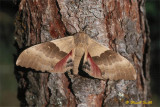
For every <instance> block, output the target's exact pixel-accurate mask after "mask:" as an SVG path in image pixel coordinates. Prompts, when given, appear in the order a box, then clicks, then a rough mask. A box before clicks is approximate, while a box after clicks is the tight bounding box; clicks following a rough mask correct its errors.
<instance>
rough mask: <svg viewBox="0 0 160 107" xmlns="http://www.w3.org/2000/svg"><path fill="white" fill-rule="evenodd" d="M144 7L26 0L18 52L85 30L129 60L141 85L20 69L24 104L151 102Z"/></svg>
mask: <svg viewBox="0 0 160 107" xmlns="http://www.w3.org/2000/svg"><path fill="white" fill-rule="evenodd" d="M144 4H145V3H144V0H21V1H20V4H19V11H18V12H17V15H16V21H15V26H16V35H15V39H16V42H17V46H18V49H19V50H20V51H19V53H20V52H21V51H22V50H24V49H25V48H26V47H29V46H31V45H34V44H38V43H41V42H45V41H50V40H52V39H56V38H61V37H64V36H66V35H72V34H75V33H78V32H79V31H82V30H83V31H84V32H85V33H87V34H88V35H89V36H90V37H91V38H93V39H95V40H96V41H98V42H99V43H101V44H103V45H105V46H107V47H109V48H110V49H112V50H114V51H117V52H118V53H120V54H121V55H122V56H124V57H125V58H127V59H128V60H129V61H130V62H131V63H132V64H133V65H134V67H135V69H136V72H137V80H136V81H129V80H128V81H125V80H119V81H111V80H106V81H104V80H99V79H93V78H89V77H85V75H79V76H74V75H73V76H72V77H71V76H69V75H68V74H67V73H65V74H57V73H53V74H50V73H47V72H45V73H42V72H37V71H34V70H32V69H25V68H21V67H16V69H15V75H16V78H17V81H18V84H19V87H18V98H19V100H20V102H21V106H26V105H29V106H51V105H52V106H56V107H57V106H58V107H59V106H60V107H61V106H63V107H75V106H78V107H101V106H103V107H108V106H128V105H131V101H135V102H138V101H146V102H147V101H149V100H150V86H149V82H150V76H149V62H150V60H149V42H150V39H149V30H148V25H147V21H146V15H145V8H144ZM139 106H143V103H140V104H139ZM144 106H145V105H144Z"/></svg>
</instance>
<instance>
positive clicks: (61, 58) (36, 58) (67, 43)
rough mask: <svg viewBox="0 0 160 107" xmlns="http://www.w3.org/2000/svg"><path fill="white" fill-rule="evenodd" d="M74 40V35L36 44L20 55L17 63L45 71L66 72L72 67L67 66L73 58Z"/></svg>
mask: <svg viewBox="0 0 160 107" xmlns="http://www.w3.org/2000/svg"><path fill="white" fill-rule="evenodd" d="M73 42H74V41H73V37H72V36H69V37H64V38H62V39H56V40H52V41H50V42H44V43H41V44H38V45H34V46H32V47H30V48H28V49H26V50H24V51H23V52H22V53H21V54H20V55H19V57H18V59H17V61H16V65H19V66H22V67H26V68H32V69H35V70H37V71H39V70H40V71H43V72H44V71H49V72H65V70H67V69H68V68H69V69H70V67H71V66H69V67H68V68H66V66H65V65H66V64H67V61H68V60H73V59H72V49H73V48H74V43H73ZM54 68H56V70H55V69H54Z"/></svg>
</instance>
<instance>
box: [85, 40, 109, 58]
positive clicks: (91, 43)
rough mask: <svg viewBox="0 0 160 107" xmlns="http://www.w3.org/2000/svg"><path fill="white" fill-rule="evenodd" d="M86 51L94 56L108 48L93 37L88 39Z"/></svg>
mask: <svg viewBox="0 0 160 107" xmlns="http://www.w3.org/2000/svg"><path fill="white" fill-rule="evenodd" d="M87 49H88V52H89V53H90V55H91V57H94V56H100V55H101V54H102V53H104V52H105V51H107V50H110V49H109V48H107V47H105V46H103V45H101V44H99V43H98V42H96V41H95V40H93V39H90V38H89V39H88V47H87Z"/></svg>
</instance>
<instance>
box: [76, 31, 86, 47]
mask: <svg viewBox="0 0 160 107" xmlns="http://www.w3.org/2000/svg"><path fill="white" fill-rule="evenodd" d="M74 43H75V45H76V46H86V45H88V35H87V34H85V33H79V34H77V35H75V36H74Z"/></svg>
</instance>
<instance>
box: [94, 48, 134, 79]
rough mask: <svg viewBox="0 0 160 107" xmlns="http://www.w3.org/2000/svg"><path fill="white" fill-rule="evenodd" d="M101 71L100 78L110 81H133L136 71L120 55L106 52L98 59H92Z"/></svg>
mask: <svg viewBox="0 0 160 107" xmlns="http://www.w3.org/2000/svg"><path fill="white" fill-rule="evenodd" d="M92 59H93V61H94V62H95V63H96V64H97V65H98V67H99V68H100V70H101V73H102V78H104V79H110V80H119V79H124V80H135V79H136V71H135V69H134V67H133V65H132V64H131V63H130V62H129V61H128V60H127V59H126V58H124V57H123V56H121V55H120V54H118V53H116V52H114V51H112V50H107V51H105V52H104V53H102V54H101V55H100V57H97V56H95V57H92Z"/></svg>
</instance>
